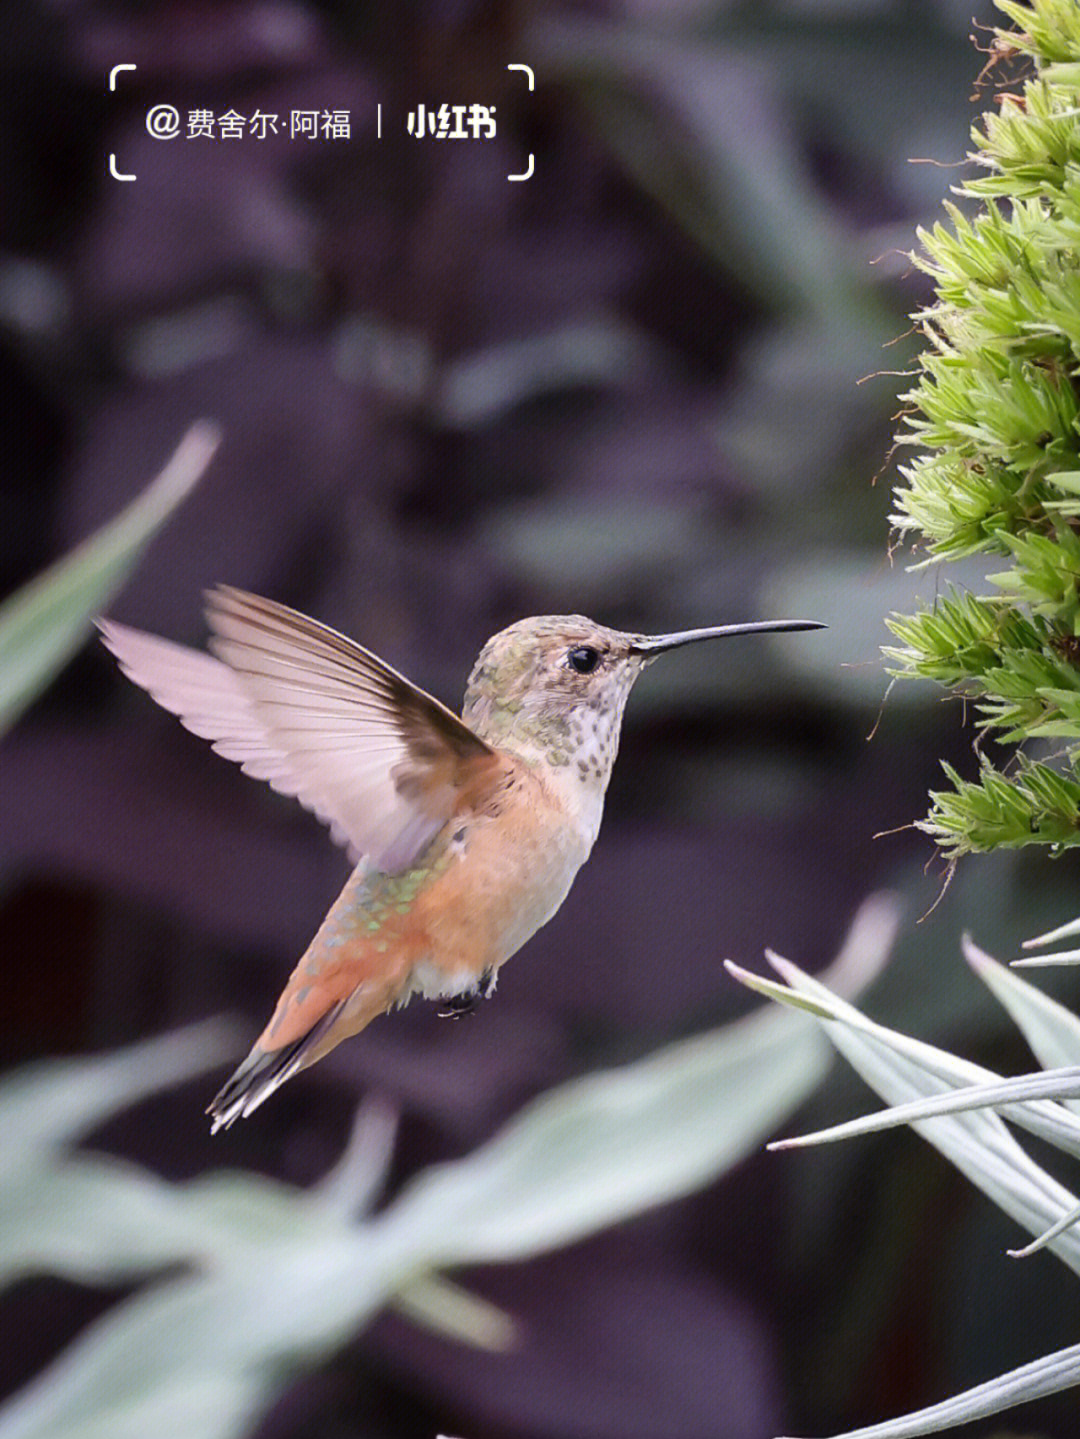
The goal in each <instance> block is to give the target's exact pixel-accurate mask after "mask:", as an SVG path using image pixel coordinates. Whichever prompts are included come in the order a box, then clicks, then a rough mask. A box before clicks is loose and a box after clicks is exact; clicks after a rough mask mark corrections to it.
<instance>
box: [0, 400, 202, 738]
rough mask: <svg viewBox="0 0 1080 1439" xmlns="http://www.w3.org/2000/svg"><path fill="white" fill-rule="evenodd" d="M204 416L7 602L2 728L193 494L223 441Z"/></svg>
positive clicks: (1, 609)
mask: <svg viewBox="0 0 1080 1439" xmlns="http://www.w3.org/2000/svg"><path fill="white" fill-rule="evenodd" d="M218 439H219V436H218V432H217V428H216V427H215V426H214V425H211V424H210V423H208V422H207V421H200V422H199V423H198V424H195V425H192V427H191V428H190V429H189V430H188V432H187V434H186V435H185V436H184V438H183V439H182V440H181V441H180V444H179V446H178V447H177V450H176V452H175V454H174V455H173V457H172V459H171V460H170V461H169V462H168V464H167V465H166V466H165V468H164V469H163V470H162V471H161V473H160V474H159V475H158V477H157V479H155V480H154V481H152V483H151V484H150V485H149V486H148V487H147V488H146V489H145V490H144V491H143V493H142V494H141V495H139V497H138V498H137V499H135V500H133V501H132V502H131V504H129V505H128V506H127V508H126V509H125V510H122V511H121V513H120V514H119V515H117V517H116V518H115V519H114V520H111V521H110V522H109V523H108V524H106V525H104V526H102V528H101V529H100V530H98V531H97V533H96V534H94V535H91V536H90V538H89V539H87V540H84V541H83V542H82V544H80V545H78V546H77V547H76V548H75V549H74V550H72V551H71V553H70V554H69V555H66V556H65V557H64V558H63V559H61V560H58V561H57V562H56V563H55V564H53V565H50V567H49V568H48V569H47V570H46V571H45V572H44V573H43V574H41V575H39V576H38V577H37V578H36V579H34V580H31V581H30V583H29V584H27V585H25V586H24V587H23V588H22V589H21V590H18V591H17V592H16V593H15V594H13V595H11V596H9V597H8V598H7V599H6V600H5V601H4V602H3V604H0V733H2V732H3V731H4V730H5V729H7V728H8V727H9V726H11V725H12V724H14V722H15V720H16V719H17V718H18V717H19V715H20V714H21V713H22V711H23V710H24V709H25V708H26V706H27V705H28V704H30V702H31V701H32V700H33V699H34V698H35V697H36V696H37V694H38V693H39V691H41V690H42V689H44V687H45V685H46V684H47V683H48V682H49V680H50V679H51V678H52V676H53V675H54V674H55V673H56V671H57V670H59V669H60V668H61V666H62V665H63V664H64V663H65V662H66V661H67V660H68V659H70V657H71V656H72V655H73V654H74V653H75V651H76V650H77V649H78V648H79V646H80V644H81V643H82V641H83V639H84V638H85V636H86V633H87V631H88V629H89V627H90V621H91V618H92V617H93V616H94V615H95V614H96V613H98V611H100V610H102V609H104V608H105V606H106V605H107V604H108V603H109V601H110V600H111V599H112V597H113V595H114V594H115V593H116V592H117V590H119V589H120V587H121V586H122V585H123V583H124V581H125V580H126V579H127V577H128V575H129V574H130V572H131V570H132V569H133V567H134V565H135V562H136V560H137V559H138V558H139V556H140V554H141V553H142V551H143V548H144V547H145V545H146V544H147V543H148V542H149V541H150V540H151V539H152V538H153V536H154V534H155V533H156V532H157V530H158V529H159V528H160V527H161V526H162V525H163V524H164V522H165V521H166V520H167V519H168V517H169V516H170V515H171V514H172V512H173V510H174V509H175V508H176V506H177V505H178V504H179V503H180V502H181V500H183V499H184V498H185V496H186V495H187V494H188V493H189V492H190V490H191V489H192V487H193V486H194V485H195V484H196V482H197V481H198V480H199V478H200V477H201V475H202V473H203V471H204V470H205V469H206V467H207V465H208V464H209V463H210V459H211V457H212V456H213V453H214V451H215V449H216V448H217V445H218Z"/></svg>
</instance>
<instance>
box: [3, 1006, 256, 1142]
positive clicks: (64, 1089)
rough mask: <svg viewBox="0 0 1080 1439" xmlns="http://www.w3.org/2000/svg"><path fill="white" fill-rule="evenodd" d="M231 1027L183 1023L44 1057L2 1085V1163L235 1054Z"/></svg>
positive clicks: (71, 1136)
mask: <svg viewBox="0 0 1080 1439" xmlns="http://www.w3.org/2000/svg"><path fill="white" fill-rule="evenodd" d="M236 1049H237V1043H236V1035H235V1031H234V1030H233V1028H232V1026H231V1025H229V1024H226V1023H224V1022H223V1021H221V1020H218V1019H211V1020H206V1021H204V1022H202V1023H200V1024H192V1025H189V1026H188V1027H187V1028H186V1029H178V1030H174V1031H173V1033H171V1034H163V1035H159V1036H157V1037H156V1038H154V1039H147V1040H143V1041H142V1042H141V1043H140V1044H132V1045H129V1046H128V1047H127V1048H125V1049H118V1050H115V1051H114V1052H112V1053H110V1054H97V1055H91V1056H90V1057H88V1058H87V1057H84V1058H82V1059H52V1060H43V1061H42V1062H41V1063H39V1064H28V1065H26V1066H25V1067H24V1068H22V1069H18V1070H15V1071H14V1072H13V1073H10V1074H7V1075H5V1077H4V1080H3V1083H2V1084H0V1137H2V1143H3V1150H4V1155H5V1158H6V1165H7V1168H8V1169H9V1170H10V1169H11V1168H13V1167H15V1166H16V1165H17V1164H23V1163H29V1162H30V1161H31V1160H32V1159H33V1157H34V1155H35V1153H36V1152H38V1151H40V1150H43V1149H47V1148H50V1147H55V1146H58V1145H61V1144H68V1143H71V1142H72V1141H74V1140H76V1139H78V1138H80V1136H81V1135H83V1134H85V1133H86V1131H87V1130H90V1129H93V1128H94V1127H95V1126H96V1125H98V1124H101V1123H103V1122H104V1121H105V1120H106V1119H107V1118H108V1117H109V1116H110V1115H111V1114H115V1113H116V1112H117V1110H120V1109H123V1108H124V1107H125V1106H126V1105H129V1104H134V1103H136V1102H137V1101H138V1100H140V1099H145V1098H146V1097H147V1096H148V1095H151V1094H156V1093H157V1092H158V1091H159V1090H162V1089H167V1088H168V1087H169V1086H170V1085H173V1084H180V1083H182V1082H183V1081H184V1080H185V1079H191V1078H193V1077H194V1076H195V1075H198V1074H205V1073H206V1071H207V1070H208V1069H212V1068H213V1067H214V1066H215V1065H217V1064H220V1063H222V1062H223V1061H224V1060H226V1059H230V1058H232V1057H234V1056H235V1054H236Z"/></svg>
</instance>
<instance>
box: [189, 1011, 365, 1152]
mask: <svg viewBox="0 0 1080 1439" xmlns="http://www.w3.org/2000/svg"><path fill="white" fill-rule="evenodd" d="M344 1008H345V1001H344V1000H342V1001H341V1003H339V1004H335V1005H333V1006H332V1007H331V1008H330V1009H328V1010H327V1012H326V1013H325V1014H324V1015H323V1016H322V1018H321V1019H320V1020H319V1021H318V1023H317V1024H314V1025H313V1026H312V1027H311V1029H309V1030H308V1032H307V1033H306V1034H304V1035H302V1036H301V1037H300V1038H299V1039H296V1040H294V1041H293V1042H292V1043H291V1044H286V1045H284V1046H282V1048H281V1049H263V1047H262V1045H260V1044H257V1045H255V1047H254V1049H253V1050H252V1051H251V1053H250V1054H249V1055H248V1057H247V1058H246V1059H245V1060H244V1062H243V1064H241V1065H240V1067H239V1068H238V1069H237V1070H236V1072H235V1073H234V1074H233V1075H232V1076H231V1077H230V1078H229V1079H228V1080H227V1081H226V1082H225V1084H223V1085H222V1087H221V1089H220V1090H219V1091H218V1092H217V1094H216V1095H215V1096H214V1098H213V1100H212V1101H211V1102H210V1104H209V1106H208V1107H207V1110H206V1112H207V1114H209V1115H210V1117H211V1119H212V1120H213V1123H212V1124H211V1126H210V1133H211V1134H216V1133H217V1132H218V1130H219V1129H228V1128H229V1126H230V1125H231V1124H232V1123H234V1121H236V1120H237V1119H246V1118H247V1117H248V1115H249V1114H251V1113H252V1112H253V1111H254V1110H256V1109H258V1107H259V1105H260V1104H262V1102H263V1100H264V1099H269V1098H270V1096H271V1095H272V1094H273V1092H274V1090H275V1089H280V1087H281V1086H282V1085H283V1084H284V1083H285V1081H286V1080H287V1079H291V1078H292V1077H293V1075H294V1074H296V1073H297V1072H298V1071H299V1070H301V1069H303V1068H304V1067H305V1065H307V1064H309V1063H310V1062H311V1060H312V1059H313V1058H315V1057H316V1056H315V1055H314V1054H313V1053H312V1051H313V1050H314V1049H315V1048H316V1046H317V1045H318V1043H319V1041H320V1040H321V1039H323V1038H324V1036H325V1035H326V1034H327V1033H328V1031H329V1030H331V1029H332V1028H333V1027H334V1025H335V1024H336V1022H337V1020H338V1017H339V1016H340V1014H341V1011H342V1010H343V1009H344Z"/></svg>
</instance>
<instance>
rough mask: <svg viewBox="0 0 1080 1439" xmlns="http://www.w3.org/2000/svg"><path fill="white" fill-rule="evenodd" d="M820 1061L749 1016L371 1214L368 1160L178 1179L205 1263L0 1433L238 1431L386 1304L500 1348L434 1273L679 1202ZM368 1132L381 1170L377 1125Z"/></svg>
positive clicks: (874, 964) (61, 1366) (585, 1082)
mask: <svg viewBox="0 0 1080 1439" xmlns="http://www.w3.org/2000/svg"><path fill="white" fill-rule="evenodd" d="M894 927H895V915H894V913H893V911H892V908H891V907H890V906H889V905H888V904H886V903H883V902H878V903H877V904H876V905H870V906H868V907H866V908H865V909H864V911H863V912H862V914H861V916H860V919H859V921H858V922H857V924H856V926H854V928H853V936H852V938H851V940H849V943H848V945H847V946H845V951H844V953H843V955H842V956H841V959H840V960H838V962H837V965H836V966H835V967H834V971H833V974H834V976H835V979H836V982H837V983H838V984H840V985H841V986H844V987H847V988H855V987H857V986H858V985H859V984H860V983H864V982H866V981H867V980H869V979H870V978H872V976H873V974H874V973H875V972H876V970H877V969H878V968H879V967H880V965H881V964H882V963H883V961H884V957H885V954H886V952H887V949H888V946H889V942H890V940H891V937H892V933H893V930H894ZM828 1062H829V1049H828V1046H827V1044H826V1043H825V1041H824V1038H823V1036H822V1035H821V1034H820V1032H819V1031H818V1030H817V1028H816V1027H815V1026H814V1025H811V1024H808V1023H807V1022H806V1020H805V1018H804V1017H803V1016H801V1015H795V1014H791V1013H788V1012H784V1011H780V1010H772V1009H770V1010H767V1011H764V1012H761V1013H757V1014H754V1015H751V1016H750V1017H749V1018H747V1019H744V1020H741V1021H739V1022H737V1023H735V1024H733V1025H729V1026H727V1027H725V1028H721V1029H718V1030H715V1031H713V1032H712V1033H708V1034H703V1035H700V1036H698V1037H697V1038H695V1039H691V1040H685V1041H682V1042H681V1043H678V1044H673V1045H669V1046H668V1047H667V1048H666V1049H664V1050H661V1051H660V1052H659V1053H658V1054H654V1055H651V1056H649V1057H648V1058H646V1059H642V1060H639V1061H637V1062H635V1063H632V1064H627V1065H625V1066H623V1067H622V1068H619V1069H614V1070H610V1071H607V1072H602V1073H599V1074H593V1075H589V1076H586V1077H585V1078H584V1079H580V1080H574V1081H572V1082H570V1083H568V1084H564V1085H562V1086H560V1087H559V1088H558V1089H556V1090H555V1091H553V1092H552V1093H550V1094H548V1095H545V1096H543V1097H542V1098H540V1099H538V1100H536V1101H535V1102H534V1103H533V1104H531V1105H528V1106H527V1107H526V1108H525V1110H524V1111H523V1112H522V1113H521V1114H520V1115H518V1116H517V1117H516V1118H515V1119H513V1120H511V1121H510V1123H508V1124H507V1125H505V1126H504V1128H503V1129H502V1131H501V1132H500V1133H498V1134H496V1136H495V1137H494V1139H492V1140H491V1141H490V1142H489V1143H488V1144H486V1145H483V1146H482V1147H481V1148H480V1149H479V1150H477V1151H476V1152H475V1153H474V1154H472V1155H469V1156H467V1157H466V1158H465V1159H462V1160H459V1161H456V1162H454V1163H450V1164H444V1165H440V1166H438V1167H437V1168H435V1169H433V1170H430V1171H428V1172H427V1173H425V1174H423V1175H421V1176H420V1177H419V1178H418V1179H417V1180H416V1181H414V1182H413V1184H412V1185H411V1186H409V1187H408V1188H407V1189H406V1190H405V1191H404V1192H403V1194H402V1195H401V1197H400V1198H399V1199H398V1200H396V1201H395V1202H394V1203H393V1204H391V1205H390V1206H389V1207H388V1208H387V1209H386V1210H384V1211H383V1212H382V1213H381V1214H380V1215H379V1216H378V1217H377V1218H376V1219H374V1220H369V1221H367V1222H364V1223H356V1222H355V1221H354V1220H353V1219H352V1217H351V1215H350V1214H349V1212H348V1210H349V1206H348V1205H347V1204H344V1203H343V1202H342V1199H343V1196H342V1192H341V1191H342V1183H341V1182H340V1181H341V1180H342V1175H344V1174H346V1173H348V1172H352V1173H354V1174H355V1173H359V1174H360V1175H361V1178H362V1180H363V1181H364V1182H365V1183H366V1182H367V1181H368V1180H369V1179H370V1177H371V1176H372V1175H373V1174H374V1173H375V1172H376V1170H378V1168H379V1165H378V1164H374V1163H371V1164H368V1166H367V1167H365V1164H364V1162H362V1160H363V1156H362V1155H361V1157H360V1159H359V1160H356V1161H355V1163H354V1161H353V1160H349V1161H345V1162H343V1164H344V1167H343V1168H342V1169H341V1170H340V1171H339V1173H338V1175H337V1177H336V1178H334V1179H332V1180H331V1181H330V1182H329V1183H328V1185H327V1186H326V1187H325V1188H324V1189H322V1190H319V1189H316V1191H314V1192H313V1193H311V1194H305V1193H303V1192H300V1191H292V1190H289V1189H288V1188H287V1186H284V1185H276V1184H273V1183H272V1182H271V1181H268V1180H263V1179H261V1178H259V1177H258V1176H252V1175H245V1174H239V1173H235V1174H229V1173H219V1174H213V1175H208V1176H206V1177H204V1178H203V1179H201V1180H197V1181H193V1182H191V1183H190V1184H187V1185H184V1186H178V1187H177V1192H176V1195H175V1196H174V1197H175V1199H176V1202H177V1203H179V1204H180V1205H181V1211H180V1212H181V1215H182V1217H183V1218H184V1220H185V1222H187V1221H188V1220H192V1221H194V1222H195V1223H196V1226H197V1229H198V1233H199V1240H200V1244H201V1249H200V1252H199V1253H198V1254H197V1255H196V1256H195V1257H196V1260H197V1262H198V1260H201V1261H202V1264H203V1269H202V1270H201V1271H200V1272H197V1273H196V1274H194V1275H191V1276H185V1277H183V1278H181V1279H177V1280H173V1281H171V1282H168V1283H163V1284H160V1285H158V1286H157V1287H155V1288H151V1289H149V1290H147V1291H144V1292H143V1293H142V1294H140V1295H138V1296H136V1297H135V1298H134V1299H132V1300H129V1301H128V1302H127V1303H125V1304H123V1305H120V1306H118V1307H117V1308H116V1309H114V1310H112V1311H110V1312H109V1313H108V1314H107V1315H105V1316H104V1318H103V1319H101V1320H99V1321H98V1322H97V1323H96V1324H94V1325H92V1326H91V1327H90V1329H88V1330H87V1331H85V1332H84V1333H83V1334H82V1335H80V1336H79V1337H78V1338H77V1339H76V1340H75V1341H74V1343H73V1344H72V1345H71V1346H70V1347H69V1348H68V1349H67V1350H66V1351H65V1353H64V1354H62V1355H61V1356H60V1358H59V1359H58V1360H57V1361H56V1362H55V1363H54V1364H53V1365H51V1366H50V1367H49V1368H48V1369H47V1370H46V1371H45V1372H44V1373H43V1374H42V1375H40V1376H39V1377H38V1378H37V1379H36V1380H35V1381H34V1382H33V1383H32V1384H31V1385H29V1386H27V1388H26V1389H24V1390H23V1391H22V1392H21V1393H20V1394H18V1395H16V1396H15V1398H14V1399H13V1400H11V1401H9V1402H8V1404H7V1405H5V1406H4V1407H3V1408H2V1409H0V1439H105V1436H108V1439H136V1436H138V1439H143V1436H144V1435H146V1434H153V1435H154V1436H155V1439H160V1436H165V1439H173V1436H175V1439H181V1436H183V1439H188V1436H189V1435H190V1434H191V1433H193V1432H197V1433H198V1434H199V1439H237V1436H238V1435H239V1434H241V1433H242V1432H243V1431H244V1429H245V1428H246V1427H249V1426H250V1421H251V1417H252V1415H253V1414H254V1413H255V1412H256V1411H257V1409H258V1407H259V1406H260V1405H261V1404H265V1403H266V1402H267V1401H268V1400H269V1398H270V1396H271V1395H272V1393H273V1392H274V1391H275V1389H276V1388H277V1387H278V1384H279V1382H280V1377H279V1376H280V1375H281V1374H282V1373H285V1372H287V1371H288V1370H289V1369H292V1368H295V1367H297V1366H299V1365H302V1364H311V1363H316V1362H318V1361H319V1360H321V1359H322V1358H323V1357H324V1356H325V1355H326V1354H327V1353H329V1352H331V1351H332V1350H333V1349H334V1348H335V1347H337V1346H339V1345H340V1344H342V1343H343V1342H344V1341H345V1339H346V1338H348V1337H349V1336H350V1335H352V1334H354V1333H355V1332H356V1331H357V1329H359V1328H360V1327H362V1326H363V1325H364V1324H365V1323H367V1322H368V1321H369V1320H370V1319H371V1318H372V1317H373V1315H374V1314H375V1313H376V1312H377V1311H378V1310H380V1309H382V1308H384V1307H385V1306H386V1305H387V1304H394V1303H400V1304H404V1305H405V1306H406V1307H407V1308H408V1309H409V1311H410V1312H411V1313H412V1315H413V1316H414V1317H415V1318H423V1319H424V1320H425V1321H426V1322H428V1323H436V1324H437V1325H438V1326H439V1327H440V1328H441V1329H443V1330H444V1331H454V1332H456V1333H459V1334H460V1336H461V1337H463V1338H465V1339H466V1340H468V1341H471V1342H487V1343H498V1342H505V1339H506V1338H507V1337H508V1335H509V1332H510V1330H509V1328H508V1327H507V1324H506V1322H505V1316H502V1315H500V1314H498V1313H497V1312H496V1311H494V1310H491V1309H490V1308H489V1307H488V1306H484V1305H483V1304H482V1302H481V1301H479V1300H476V1299H475V1298H473V1297H472V1296H466V1295H464V1294H463V1293H462V1292H460V1291H458V1290H457V1289H456V1288H453V1287H451V1288H448V1287H446V1286H445V1284H444V1283H443V1281H442V1280H441V1279H439V1278H438V1277H437V1276H436V1275H435V1274H434V1271H436V1270H437V1269H439V1268H441V1267H450V1266H455V1265H463V1264H466V1263H469V1262H473V1261H476V1260H496V1259H524V1258H528V1257H530V1256H532V1255H534V1254H539V1253H542V1252H544V1251H545V1250H548V1249H553V1248H556V1247H557V1246H559V1245H561V1244H565V1243H567V1242H569V1241H570V1240H571V1239H575V1238H579V1237H581V1236H583V1235H585V1234H589V1233H592V1232H594V1231H595V1230H598V1229H601V1228H603V1227H605V1226H607V1225H610V1224H614V1223H617V1222H618V1221H619V1220H621V1219H624V1218H628V1217H629V1216H631V1215H634V1214H637V1213H640V1212H641V1210H643V1209H645V1208H647V1207H649V1206H651V1205H654V1204H659V1203H662V1202H663V1201H664V1200H665V1199H670V1198H673V1197H675V1196H676V1195H681V1194H684V1193H687V1192H689V1191H690V1190H692V1189H693V1188H695V1187H697V1186H699V1185H701V1184H703V1183H705V1182H707V1181H708V1180H710V1179H712V1178H714V1177H715V1176H716V1175H717V1174H719V1173H720V1172H721V1171H722V1170H723V1169H724V1168H725V1167H727V1166H729V1165H731V1164H733V1163H735V1162H737V1160H739V1159H740V1158H742V1156H743V1155H744V1154H746V1153H747V1151H748V1150H749V1149H751V1148H753V1147H754V1146H756V1145H757V1144H758V1143H759V1142H760V1140H761V1139H762V1138H763V1137H764V1136H765V1135H766V1134H768V1133H769V1132H771V1131H772V1129H773V1128H774V1127H775V1124H776V1122H777V1120H778V1119H779V1118H780V1117H781V1115H783V1114H784V1113H786V1112H787V1111H788V1110H789V1109H790V1108H791V1107H792V1106H793V1105H795V1104H797V1103H798V1102H799V1101H800V1100H801V1099H802V1098H804V1097H805V1095H806V1094H807V1093H808V1092H809V1091H810V1089H812V1088H813V1086H814V1085H815V1084H816V1083H817V1081H818V1079H819V1078H820V1076H821V1075H822V1073H823V1072H824V1070H825V1068H826V1066H827V1064H828ZM384 1127H385V1126H384ZM378 1128H379V1126H378V1125H376V1130H378ZM359 1134H360V1138H359V1139H357V1141H356V1142H357V1144H358V1145H359V1146H360V1148H361V1149H364V1146H365V1143H366V1145H367V1159H368V1160H369V1161H370V1160H371V1159H372V1157H373V1156H374V1158H375V1159H378V1158H379V1155H380V1154H381V1153H382V1149H383V1148H384V1146H383V1145H382V1141H381V1140H380V1138H379V1133H378V1132H377V1133H376V1134H375V1140H376V1141H378V1142H372V1140H371V1131H370V1127H369V1131H368V1134H367V1140H366V1141H365V1139H364V1126H363V1124H361V1126H360V1130H359ZM380 1162H381V1161H380ZM196 1423H197V1425H198V1428H197V1429H195V1428H193V1425H195V1424H196Z"/></svg>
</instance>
